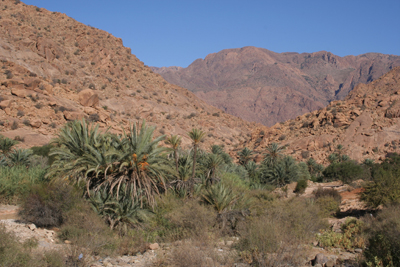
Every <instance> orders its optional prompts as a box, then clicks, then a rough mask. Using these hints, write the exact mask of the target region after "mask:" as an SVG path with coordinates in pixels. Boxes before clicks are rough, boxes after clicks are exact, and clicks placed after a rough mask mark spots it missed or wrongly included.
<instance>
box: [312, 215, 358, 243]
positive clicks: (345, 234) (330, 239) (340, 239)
mask: <svg viewBox="0 0 400 267" xmlns="http://www.w3.org/2000/svg"><path fill="white" fill-rule="evenodd" d="M341 228H342V233H336V232H334V231H332V230H323V231H321V233H320V234H318V235H317V236H316V238H317V241H318V242H319V245H320V246H321V247H324V248H329V247H336V248H344V249H354V248H364V246H365V238H364V235H363V230H364V229H363V228H364V224H363V222H362V221H361V220H357V219H355V218H349V219H347V220H346V222H345V223H344V224H343V225H342V227H341Z"/></svg>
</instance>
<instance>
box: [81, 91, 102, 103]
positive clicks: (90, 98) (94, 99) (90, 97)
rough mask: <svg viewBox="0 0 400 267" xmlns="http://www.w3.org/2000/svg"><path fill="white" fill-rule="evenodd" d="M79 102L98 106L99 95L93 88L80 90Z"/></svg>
mask: <svg viewBox="0 0 400 267" xmlns="http://www.w3.org/2000/svg"><path fill="white" fill-rule="evenodd" d="M78 97H79V103H80V104H81V105H82V106H84V107H96V106H98V105H99V96H98V95H97V94H96V93H95V92H94V91H93V90H91V89H85V90H82V91H80V92H79V94H78Z"/></svg>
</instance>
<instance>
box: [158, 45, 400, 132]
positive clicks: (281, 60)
mask: <svg viewBox="0 0 400 267" xmlns="http://www.w3.org/2000/svg"><path fill="white" fill-rule="evenodd" d="M395 66H400V57H399V56H393V55H384V54H379V53H368V54H363V55H359V56H346V57H339V56H337V55H334V54H332V53H330V52H326V51H320V52H315V53H302V54H298V53H275V52H272V51H269V50H267V49H263V48H256V47H243V48H237V49H225V50H222V51H220V52H218V53H213V54H209V55H208V56H206V57H205V59H197V60H195V61H194V62H193V63H192V64H190V65H189V66H188V67H187V68H180V67H168V68H165V67H164V68H155V67H153V68H152V69H153V71H155V72H157V73H160V74H161V75H162V76H163V77H164V78H165V79H166V80H167V81H168V82H170V83H172V84H176V85H179V86H182V87H184V88H187V89H189V90H190V91H192V92H194V93H195V94H196V95H197V96H198V97H199V98H201V99H203V100H204V101H206V102H207V103H208V104H210V105H213V106H215V107H218V108H220V109H222V110H224V111H226V112H227V113H229V114H232V115H235V116H238V117H240V118H242V119H245V120H247V121H255V122H259V123H262V124H264V125H266V126H272V125H274V124H275V123H277V122H283V121H286V120H288V119H293V118H295V117H296V116H299V115H302V114H304V113H307V112H311V111H314V110H317V109H319V108H322V107H325V106H326V105H327V104H328V103H329V102H330V101H334V100H343V99H344V98H345V97H346V96H347V94H348V93H349V92H350V91H351V90H353V88H354V87H355V86H356V85H357V84H359V83H369V82H371V81H374V80H376V79H377V78H379V77H380V76H382V75H383V74H385V73H386V72H388V71H389V70H391V69H392V68H393V67H395Z"/></svg>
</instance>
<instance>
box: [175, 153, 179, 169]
mask: <svg viewBox="0 0 400 267" xmlns="http://www.w3.org/2000/svg"><path fill="white" fill-rule="evenodd" d="M174 158H175V167H176V172H177V173H178V171H179V166H178V151H176V149H175V150H174Z"/></svg>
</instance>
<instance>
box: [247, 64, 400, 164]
mask: <svg viewBox="0 0 400 267" xmlns="http://www.w3.org/2000/svg"><path fill="white" fill-rule="evenodd" d="M271 142H278V143H280V144H281V145H285V146H287V149H286V153H287V154H289V155H292V156H294V157H295V158H298V159H304V160H305V159H307V158H309V157H313V158H314V159H316V160H317V161H318V162H322V163H327V162H328V161H327V157H328V156H329V155H330V154H331V153H334V151H335V148H336V147H337V145H339V144H341V145H342V146H343V147H344V152H343V153H345V154H347V155H349V156H350V158H352V159H355V160H358V161H362V160H364V159H366V158H369V159H374V160H381V159H383V158H384V157H385V155H386V154H387V153H392V152H397V153H400V67H395V68H393V69H392V70H391V71H390V72H388V73H387V74H385V75H383V76H382V77H380V78H378V79H377V80H375V81H373V82H371V83H368V84H359V85H357V86H356V87H355V88H354V90H353V91H351V92H350V94H349V95H348V96H347V97H346V98H345V99H344V100H338V101H332V102H331V103H330V104H329V105H328V106H327V107H324V108H321V109H319V110H315V111H313V112H311V113H306V114H303V115H301V116H298V117H296V118H295V119H293V120H288V121H285V122H282V123H277V124H275V125H274V126H272V127H270V128H268V127H261V128H257V129H255V130H254V132H253V133H252V136H251V138H250V140H249V141H247V142H245V143H244V144H243V147H245V146H246V147H250V148H252V149H254V150H255V151H257V152H259V153H262V152H263V151H265V147H266V146H267V145H268V144H270V143H271Z"/></svg>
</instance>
